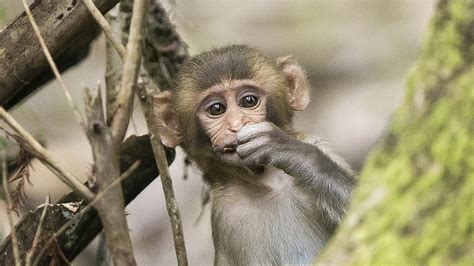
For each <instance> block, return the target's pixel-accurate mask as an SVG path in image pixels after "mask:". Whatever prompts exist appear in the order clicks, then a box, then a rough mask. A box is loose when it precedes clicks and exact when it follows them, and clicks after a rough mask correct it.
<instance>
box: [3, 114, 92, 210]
mask: <svg viewBox="0 0 474 266" xmlns="http://www.w3.org/2000/svg"><path fill="white" fill-rule="evenodd" d="M0 118H1V119H3V120H4V121H5V123H7V125H8V126H10V127H11V128H12V129H13V130H14V131H15V132H16V133H17V134H18V135H20V136H21V137H22V138H23V139H24V141H25V142H26V144H28V146H29V148H30V149H31V152H32V153H33V154H34V155H35V157H36V158H38V159H39V160H40V161H41V162H42V163H43V164H44V165H45V166H46V167H48V168H49V169H50V170H51V171H52V172H53V173H54V174H55V175H56V176H57V177H58V178H59V179H60V180H61V181H62V182H63V183H65V184H66V185H67V186H69V187H70V188H71V189H72V190H74V191H75V192H77V193H78V194H80V195H81V196H83V197H84V198H85V199H86V200H87V201H91V200H92V199H93V198H94V194H93V193H92V192H91V191H90V190H89V189H88V188H87V187H86V186H85V185H83V184H82V183H81V182H80V181H79V179H77V178H76V177H74V176H73V175H72V174H70V173H69V172H68V171H66V170H65V169H63V168H62V167H61V166H59V164H58V163H57V162H56V161H55V160H54V159H53V158H52V156H51V155H50V154H49V153H48V151H47V150H46V149H45V148H43V146H42V145H41V144H40V143H39V142H38V141H36V140H35V138H34V137H33V136H32V135H31V134H30V133H28V132H27V131H26V130H25V129H24V128H23V127H22V126H21V125H20V124H18V122H16V120H15V119H14V118H13V117H11V116H10V115H9V114H8V112H7V111H5V109H3V107H0Z"/></svg>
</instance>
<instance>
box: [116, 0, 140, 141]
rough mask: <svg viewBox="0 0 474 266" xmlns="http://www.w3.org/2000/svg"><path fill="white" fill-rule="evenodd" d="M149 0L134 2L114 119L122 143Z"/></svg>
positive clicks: (137, 67)
mask: <svg viewBox="0 0 474 266" xmlns="http://www.w3.org/2000/svg"><path fill="white" fill-rule="evenodd" d="M147 6H148V0H135V1H134V3H133V11H132V12H133V13H132V22H131V25H130V35H129V39H128V43H127V49H126V50H127V53H126V57H125V61H124V64H123V76H122V85H121V90H120V92H119V95H118V97H117V110H116V113H115V116H114V119H113V121H112V126H111V127H112V134H113V136H114V139H115V140H116V141H117V142H118V143H121V142H122V139H123V138H124V136H125V133H126V131H127V128H128V122H129V120H130V113H131V109H132V104H133V87H134V86H135V84H136V82H137V78H138V72H139V70H140V65H141V64H140V63H141V58H142V40H143V26H144V23H145V18H146V7H147Z"/></svg>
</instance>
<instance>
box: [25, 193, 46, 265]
mask: <svg viewBox="0 0 474 266" xmlns="http://www.w3.org/2000/svg"><path fill="white" fill-rule="evenodd" d="M48 206H49V194H48V195H47V196H46V200H45V202H44V204H43V211H42V212H41V217H40V220H39V224H38V228H37V229H36V234H35V238H34V239H33V244H32V245H31V249H30V250H29V251H28V252H27V253H26V258H25V265H26V266H31V259H32V257H33V254H34V253H35V249H36V247H37V246H38V241H39V238H40V235H41V230H42V227H43V223H44V219H45V218H46V212H47V211H48Z"/></svg>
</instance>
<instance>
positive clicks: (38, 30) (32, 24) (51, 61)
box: [21, 0, 84, 129]
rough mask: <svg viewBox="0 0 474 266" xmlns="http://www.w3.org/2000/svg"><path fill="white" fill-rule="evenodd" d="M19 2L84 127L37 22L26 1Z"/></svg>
mask: <svg viewBox="0 0 474 266" xmlns="http://www.w3.org/2000/svg"><path fill="white" fill-rule="evenodd" d="M21 3H22V4H23V7H24V8H25V11H26V14H27V16H28V19H29V20H30V23H31V26H32V27H33V31H34V32H35V35H36V37H37V38H38V41H39V43H40V45H41V49H42V50H43V52H44V55H45V56H46V59H47V60H48V64H49V66H50V67H51V69H52V70H53V73H54V76H55V77H56V80H57V81H58V82H59V85H60V87H61V88H62V90H63V93H64V95H65V96H66V99H67V101H68V103H69V106H70V108H71V109H72V111H73V113H74V116H75V117H76V119H77V121H78V122H79V124H80V125H81V127H82V128H83V129H84V122H83V121H82V117H81V114H80V113H79V109H78V108H77V106H76V104H75V103H74V101H73V100H72V96H71V93H69V90H68V89H67V87H66V83H64V80H63V78H62V76H61V74H60V73H59V70H58V67H57V66H56V63H54V60H53V57H52V56H51V53H50V52H49V50H48V47H47V46H46V43H45V41H44V39H43V37H42V36H41V31H40V29H39V27H38V24H36V21H35V19H34V17H33V14H31V10H30V7H29V6H28V3H27V2H26V0H21Z"/></svg>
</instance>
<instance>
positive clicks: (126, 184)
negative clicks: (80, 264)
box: [0, 135, 175, 265]
mask: <svg viewBox="0 0 474 266" xmlns="http://www.w3.org/2000/svg"><path fill="white" fill-rule="evenodd" d="M174 155H175V152H174V150H173V149H167V150H166V157H167V159H168V164H170V163H171V162H172V161H173V159H174ZM136 161H140V162H141V164H140V165H139V167H138V168H137V170H136V171H135V172H133V173H132V174H131V175H130V176H129V177H128V178H126V179H125V180H123V181H122V182H121V183H122V189H123V193H124V199H125V203H126V204H128V203H130V202H131V201H132V200H133V199H134V198H135V197H136V196H137V195H138V194H139V193H140V192H141V191H142V190H143V189H145V188H146V187H147V186H148V185H149V184H150V183H151V182H152V181H153V180H154V179H155V178H156V176H158V174H159V172H158V169H157V168H156V164H155V161H154V158H153V151H152V149H151V145H150V140H149V136H147V135H145V136H140V137H136V136H132V137H130V138H128V139H127V140H126V141H125V142H124V144H123V145H122V148H121V152H120V169H121V171H122V172H124V171H126V169H129V168H130V167H131V165H132V164H133V163H134V162H136ZM86 205H87V203H86V202H84V200H83V199H82V198H81V197H80V196H78V195H77V194H75V193H74V192H71V193H69V194H67V195H65V196H64V197H62V198H61V199H60V200H59V201H58V202H57V203H56V204H52V205H50V206H49V208H48V212H47V215H46V220H45V222H44V225H43V230H42V231H43V233H42V237H41V240H40V242H39V243H38V249H42V248H43V246H44V245H45V241H46V240H47V239H48V238H50V237H51V236H52V235H53V233H54V232H57V231H58V230H59V229H60V227H61V226H63V225H64V224H65V223H67V222H68V221H70V219H69V218H68V217H72V216H74V215H75V214H77V212H79V211H80V210H81V209H82V208H84V207H85V206H86ZM40 216H41V209H38V210H36V211H35V212H33V213H28V214H27V215H25V216H24V217H23V218H22V219H21V220H20V221H19V222H18V223H17V225H16V232H17V236H18V239H19V242H20V255H21V257H23V256H24V254H25V252H26V251H27V250H28V249H29V248H30V247H31V245H32V242H33V237H34V234H35V231H34V230H35V229H36V228H37V227H38V222H39V220H40ZM101 230H102V226H101V223H100V219H99V217H98V215H97V212H96V211H95V210H94V209H90V210H88V211H87V212H86V213H85V214H84V215H83V216H82V218H81V219H80V220H79V221H77V222H76V223H74V226H73V227H72V228H70V230H67V231H66V232H65V234H63V235H61V236H60V237H58V238H57V239H56V242H55V243H56V244H55V245H57V247H58V248H59V249H60V250H61V251H62V253H64V255H65V256H66V258H67V259H68V260H69V261H71V260H73V259H74V258H75V257H76V256H77V255H78V254H79V253H80V252H81V251H82V250H83V249H84V248H85V247H86V246H87V245H88V244H89V243H90V242H91V241H92V240H93V239H94V238H95V237H96V235H97V234H98V233H99V232H100V231H101ZM51 259H52V256H51V254H46V256H45V257H43V259H42V260H41V262H40V264H41V265H49V262H50V261H51ZM13 263H14V258H13V253H12V242H11V237H8V238H7V239H6V240H5V241H4V242H3V244H2V245H0V265H12V264H13Z"/></svg>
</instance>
